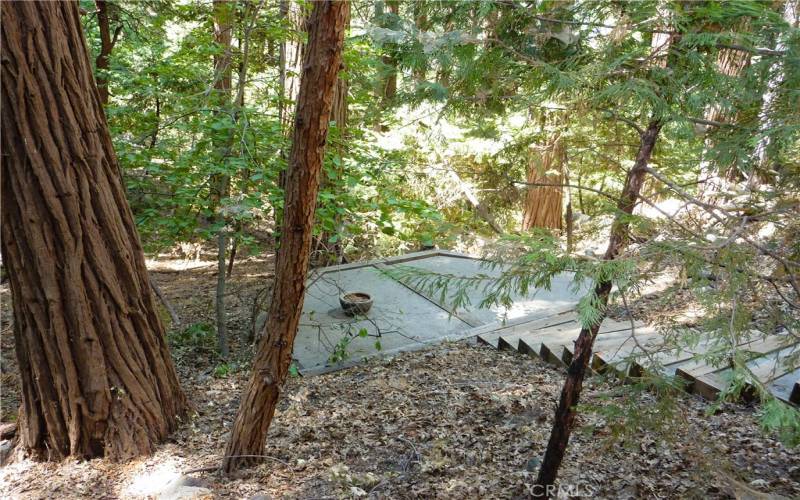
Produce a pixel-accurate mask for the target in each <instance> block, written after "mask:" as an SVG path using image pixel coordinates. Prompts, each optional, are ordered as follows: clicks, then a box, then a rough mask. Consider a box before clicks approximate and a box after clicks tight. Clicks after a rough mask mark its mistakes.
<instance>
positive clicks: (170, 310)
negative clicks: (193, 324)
mask: <svg viewBox="0 0 800 500" xmlns="http://www.w3.org/2000/svg"><path fill="white" fill-rule="evenodd" d="M150 288H152V289H153V292H155V294H156V297H158V300H160V301H161V304H162V305H163V306H164V309H166V310H167V312H168V313H169V317H170V318H171V319H172V324H173V325H175V326H178V325H180V324H181V318H180V316H178V313H176V312H175V309H174V308H173V307H172V304H170V303H169V301H168V300H167V298H166V297H165V296H164V292H162V291H161V288H159V287H158V283H156V280H154V279H153V277H152V276H151V277H150Z"/></svg>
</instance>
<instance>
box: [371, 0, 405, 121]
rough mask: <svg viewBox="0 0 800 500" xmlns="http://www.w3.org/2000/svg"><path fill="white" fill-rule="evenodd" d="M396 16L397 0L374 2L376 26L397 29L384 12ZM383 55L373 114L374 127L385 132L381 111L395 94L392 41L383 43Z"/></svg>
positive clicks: (391, 18) (393, 47) (393, 20)
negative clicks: (375, 107)
mask: <svg viewBox="0 0 800 500" xmlns="http://www.w3.org/2000/svg"><path fill="white" fill-rule="evenodd" d="M384 7H386V8H387V9H388V12H389V14H393V15H394V16H397V15H398V14H399V12H400V2H399V1H398V0H376V2H375V22H376V23H377V24H378V26H380V27H382V28H387V29H397V22H396V18H395V17H394V16H392V17H390V16H389V14H387V13H386V9H384ZM382 50H383V56H381V66H382V67H381V68H380V71H379V74H378V82H377V88H376V89H375V98H376V100H377V103H378V112H377V114H376V115H375V123H374V128H375V130H377V131H383V132H386V131H387V130H389V127H388V126H386V125H385V124H383V121H382V115H383V111H384V110H385V109H387V108H388V107H389V106H390V105H391V103H392V101H394V98H395V96H396V95H397V57H396V55H395V52H396V47H395V44H394V43H391V42H385V43H383V47H382Z"/></svg>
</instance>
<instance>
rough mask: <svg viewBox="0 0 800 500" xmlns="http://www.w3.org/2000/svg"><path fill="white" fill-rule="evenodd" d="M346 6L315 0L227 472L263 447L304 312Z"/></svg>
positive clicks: (230, 446)
mask: <svg viewBox="0 0 800 500" xmlns="http://www.w3.org/2000/svg"><path fill="white" fill-rule="evenodd" d="M347 13H348V4H347V3H346V2H340V1H331V0H326V1H320V2H316V3H314V11H313V13H312V14H311V19H310V22H309V34H308V46H307V47H306V54H305V56H304V59H303V73H302V78H301V82H300V94H299V96H298V100H297V109H296V112H295V122H294V133H293V139H294V140H293V143H292V151H291V154H290V156H289V169H288V173H287V178H286V195H285V204H284V211H283V230H282V234H283V236H282V238H281V245H280V248H278V254H277V257H276V260H275V288H274V292H273V295H272V302H271V304H270V310H269V319H268V321H267V326H266V335H264V338H263V339H262V340H261V342H260V343H259V347H258V353H257V354H256V358H255V360H254V362H253V374H252V376H251V378H250V381H249V383H248V385H247V388H246V389H245V392H244V395H243V396H242V402H241V406H240V407H239V413H238V414H237V416H236V421H235V422H234V424H233V429H232V431H231V439H230V441H229V442H228V446H227V448H226V450H225V458H224V460H223V469H224V470H225V471H226V472H232V471H234V470H236V469H237V468H239V467H240V466H241V465H243V464H244V463H247V462H252V461H254V460H253V458H254V457H253V456H254V455H260V454H261V453H262V452H263V449H264V444H265V440H266V436H267V430H268V429H269V425H270V423H271V422H272V417H273V415H274V414H275V406H276V405H277V403H278V397H279V395H280V391H281V387H282V385H283V383H284V381H285V380H286V376H287V375H288V373H289V365H290V364H291V361H292V348H293V346H294V338H295V335H296V334H297V326H298V324H299V322H300V313H301V311H302V310H303V297H304V293H305V282H306V275H307V273H308V263H309V253H310V247H311V236H312V229H313V226H314V212H315V208H316V198H317V192H318V190H319V182H320V173H321V171H322V160H323V155H324V150H325V140H326V136H327V132H328V122H329V119H330V115H331V108H332V101H333V90H334V86H335V85H336V77H337V75H338V73H339V68H340V66H341V64H342V46H343V44H344V32H345V26H346V22H347Z"/></svg>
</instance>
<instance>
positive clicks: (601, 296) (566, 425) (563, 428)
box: [534, 120, 662, 497]
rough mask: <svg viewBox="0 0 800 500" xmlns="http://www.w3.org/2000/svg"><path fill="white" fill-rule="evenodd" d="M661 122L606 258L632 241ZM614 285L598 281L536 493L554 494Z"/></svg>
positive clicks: (639, 160) (645, 140)
mask: <svg viewBox="0 0 800 500" xmlns="http://www.w3.org/2000/svg"><path fill="white" fill-rule="evenodd" d="M661 125H662V124H661V122H660V121H659V120H653V121H651V122H650V124H649V125H648V126H647V129H646V130H645V131H644V133H643V134H642V137H641V142H640V145H639V151H638V153H637V154H636V161H635V163H634V165H633V168H631V170H630V171H629V172H628V175H627V176H626V178H625V185H624V187H623V188H622V194H621V196H620V199H619V203H618V205H617V209H618V214H619V215H617V217H616V218H615V219H614V222H613V224H612V226H611V235H610V238H609V242H608V248H607V249H606V253H605V255H604V256H603V258H604V259H605V260H613V259H615V258H616V257H617V255H619V253H620V252H621V251H622V250H623V249H624V248H625V245H626V244H627V242H628V227H629V225H630V222H629V219H628V217H627V216H629V215H630V214H632V213H633V208H634V206H635V205H636V202H637V201H638V199H639V193H640V192H641V189H642V184H643V183H644V180H645V177H646V173H647V164H648V162H649V161H650V157H651V155H652V153H653V148H654V147H655V144H656V139H657V138H658V134H659V132H660V131H661ZM611 287H612V283H611V281H600V282H598V283H597V284H596V285H595V288H594V292H593V293H594V294H595V295H596V297H597V299H596V301H595V303H596V304H597V307H598V308H599V310H600V318H599V319H598V320H597V323H595V324H594V325H591V326H585V325H584V327H583V328H582V329H581V332H580V334H579V335H578V340H577V341H576V342H575V354H574V356H573V358H572V362H571V363H570V365H569V368H568V369H567V378H566V380H565V381H564V387H563V388H562V390H561V398H560V400H559V403H558V408H557V409H556V413H555V419H554V420H555V422H554V423H553V429H552V431H551V433H550V440H549V441H548V443H547V451H546V452H545V455H544V460H543V461H542V466H541V468H540V469H539V475H538V477H537V478H536V489H535V490H534V493H535V494H536V495H537V496H541V497H550V496H552V493H553V491H552V485H553V484H554V483H555V480H556V476H557V474H558V469H559V468H560V467H561V461H562V460H563V459H564V453H565V452H566V450H567V445H568V444H569V437H570V433H571V432H572V427H573V424H574V421H575V406H576V405H577V404H578V399H579V398H580V395H581V389H582V386H583V379H584V377H585V375H586V370H587V368H588V366H589V361H590V360H591V357H592V347H593V345H594V340H595V337H596V336H597V332H598V330H599V329H600V325H601V324H602V322H603V320H604V319H605V315H606V306H607V304H608V295H609V293H610V292H611Z"/></svg>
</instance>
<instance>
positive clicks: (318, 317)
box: [293, 251, 581, 375]
mask: <svg viewBox="0 0 800 500" xmlns="http://www.w3.org/2000/svg"><path fill="white" fill-rule="evenodd" d="M397 265H410V266H413V267H415V268H418V269H422V270H425V271H430V272H436V273H447V274H453V275H459V276H474V275H476V274H479V273H482V274H487V275H497V274H499V272H500V271H499V270H497V271H489V270H488V269H486V268H485V267H484V266H483V263H482V262H481V261H480V260H478V259H472V258H467V257H465V256H460V255H458V254H453V253H450V252H440V251H428V252H419V253H416V254H408V255H405V256H402V257H395V258H391V259H384V260H381V261H373V262H369V263H357V264H348V265H343V266H334V267H330V268H324V269H320V270H317V271H316V272H314V273H313V274H312V276H311V277H310V278H309V286H308V289H307V292H306V298H305V304H304V307H303V314H302V316H301V320H300V328H299V331H298V333H297V337H296V339H295V346H294V353H293V354H294V359H295V362H296V363H297V365H298V368H299V369H300V371H301V373H303V374H305V375H310V374H316V373H323V372H326V371H330V370H334V369H338V368H342V367H345V366H350V365H353V364H355V363H358V362H360V361H361V360H363V359H364V358H367V357H371V356H376V355H390V354H394V353H397V352H399V351H405V350H413V349H419V348H421V347H423V346H425V345H427V344H430V343H432V342H441V341H444V340H448V339H460V338H465V337H469V336H473V335H475V334H476V333H473V331H476V332H477V331H478V330H479V329H480V327H482V326H483V329H485V328H486V327H487V325H490V324H494V323H497V322H502V321H505V320H512V321H515V320H518V319H520V318H539V317H546V316H549V315H552V314H555V313H557V312H560V311H563V310H564V309H565V308H568V307H571V306H574V305H575V304H576V303H577V301H578V299H579V298H580V295H581V294H577V295H576V294H573V293H571V292H570V291H569V287H568V286H567V284H568V281H569V276H564V277H559V278H557V279H556V280H554V282H553V287H552V290H550V291H547V290H537V291H536V292H535V293H532V294H530V295H529V296H528V297H515V302H514V305H513V306H512V307H511V308H509V309H508V310H506V309H505V308H503V307H495V308H492V309H479V308H478V307H477V304H479V303H480V300H481V298H482V293H481V291H480V290H473V291H471V292H470V297H471V299H472V303H473V306H472V307H469V308H464V309H460V310H456V311H454V310H452V309H451V307H450V304H449V303H448V302H449V301H446V302H445V303H439V297H438V295H436V294H431V293H430V292H429V291H426V290H422V289H419V288H415V287H413V286H410V285H406V284H403V283H401V282H399V281H397V280H396V279H394V278H392V277H390V276H388V275H387V274H386V273H385V272H384V270H390V269H393V266H397ZM352 291H359V292H366V293H368V294H370V295H371V296H372V297H373V299H374V302H375V303H374V305H373V307H372V309H371V310H370V311H369V313H367V314H366V317H360V318H351V317H348V316H346V315H345V314H344V313H343V312H342V311H341V308H340V305H339V295H340V294H341V293H343V292H352ZM362 330H364V332H365V334H366V336H363V335H364V333H362V334H361V335H359V332H361V331H362ZM378 344H379V346H378ZM379 347H380V348H379Z"/></svg>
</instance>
